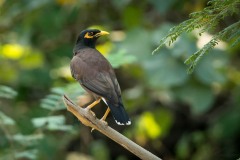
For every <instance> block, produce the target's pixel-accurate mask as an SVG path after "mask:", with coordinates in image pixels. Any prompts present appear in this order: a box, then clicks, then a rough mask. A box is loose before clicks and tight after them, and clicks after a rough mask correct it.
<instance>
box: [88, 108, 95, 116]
mask: <svg viewBox="0 0 240 160" xmlns="http://www.w3.org/2000/svg"><path fill="white" fill-rule="evenodd" d="M86 111H87V112H90V113H91V114H92V116H93V117H96V114H95V113H94V112H93V111H91V110H90V109H88V108H86Z"/></svg>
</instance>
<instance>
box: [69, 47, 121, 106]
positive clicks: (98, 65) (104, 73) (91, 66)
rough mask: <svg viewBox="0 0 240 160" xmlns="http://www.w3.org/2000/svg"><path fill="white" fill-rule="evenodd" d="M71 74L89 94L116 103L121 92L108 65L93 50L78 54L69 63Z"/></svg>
mask: <svg viewBox="0 0 240 160" xmlns="http://www.w3.org/2000/svg"><path fill="white" fill-rule="evenodd" d="M70 66H71V72H72V75H73V77H74V78H75V79H76V80H77V81H79V82H80V84H81V85H82V86H83V87H85V88H87V89H88V90H90V91H91V92H93V93H95V94H97V95H99V96H101V97H104V98H106V99H109V100H111V101H112V102H115V103H118V101H119V97H120V96H121V90H120V87H119V84H118V81H117V79H116V76H115V74H114V71H113V69H112V67H111V65H110V63H109V62H108V61H107V60H106V59H105V57H103V56H102V55H101V54H100V53H99V52H98V51H97V50H95V49H90V48H88V49H84V50H83V51H80V52H78V53H77V54H76V55H75V56H74V57H73V59H72V61H71V65H70Z"/></svg>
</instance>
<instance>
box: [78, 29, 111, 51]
mask: <svg viewBox="0 0 240 160" xmlns="http://www.w3.org/2000/svg"><path fill="white" fill-rule="evenodd" d="M107 34H109V33H108V32H106V31H100V30H98V29H86V30H83V31H82V32H81V33H80V35H79V36H78V39H77V43H76V45H77V46H81V47H91V48H95V44H96V41H97V39H98V38H99V37H101V36H103V35H107Z"/></svg>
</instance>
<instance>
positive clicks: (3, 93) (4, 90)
mask: <svg viewBox="0 0 240 160" xmlns="http://www.w3.org/2000/svg"><path fill="white" fill-rule="evenodd" d="M16 96H17V92H16V91H15V90H13V89H12V88H10V87H8V86H3V85H0V97H3V98H8V99H13V98H14V97H16Z"/></svg>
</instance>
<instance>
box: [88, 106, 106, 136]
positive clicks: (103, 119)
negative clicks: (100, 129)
mask: <svg viewBox="0 0 240 160" xmlns="http://www.w3.org/2000/svg"><path fill="white" fill-rule="evenodd" d="M109 112H110V108H109V107H108V108H107V110H106V112H105V113H104V115H103V117H102V118H101V119H100V120H101V121H102V122H103V123H104V124H105V125H106V126H107V125H108V123H107V122H106V121H105V119H106V118H107V116H108V114H109ZM93 131H94V128H92V129H91V132H93Z"/></svg>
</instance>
